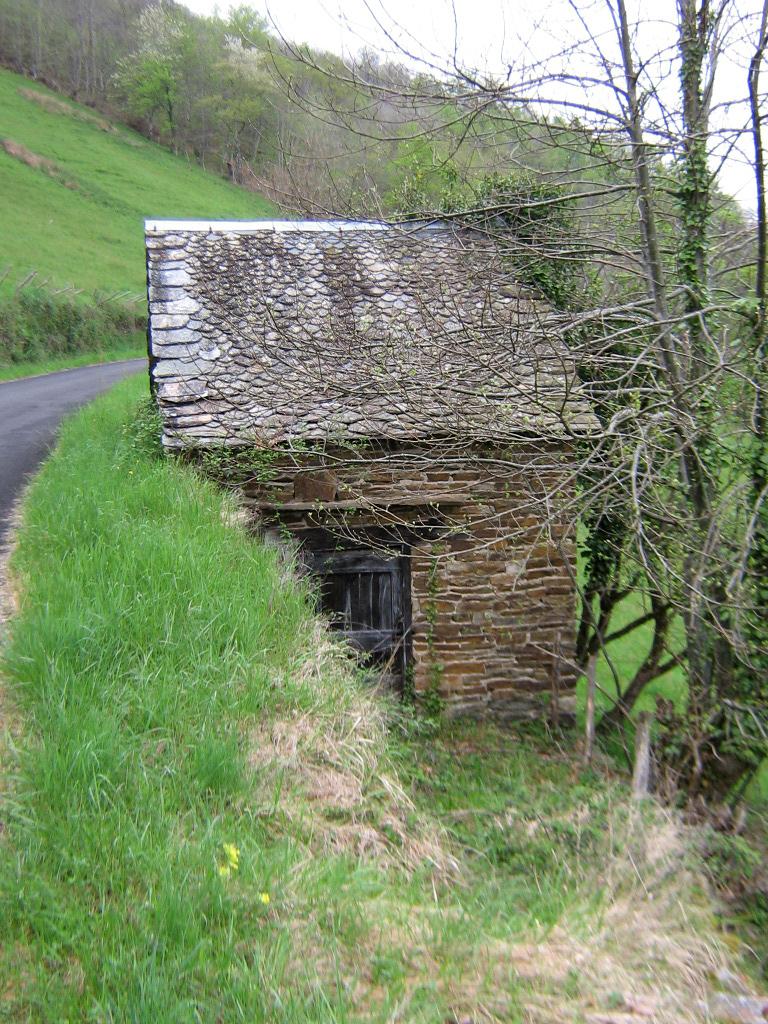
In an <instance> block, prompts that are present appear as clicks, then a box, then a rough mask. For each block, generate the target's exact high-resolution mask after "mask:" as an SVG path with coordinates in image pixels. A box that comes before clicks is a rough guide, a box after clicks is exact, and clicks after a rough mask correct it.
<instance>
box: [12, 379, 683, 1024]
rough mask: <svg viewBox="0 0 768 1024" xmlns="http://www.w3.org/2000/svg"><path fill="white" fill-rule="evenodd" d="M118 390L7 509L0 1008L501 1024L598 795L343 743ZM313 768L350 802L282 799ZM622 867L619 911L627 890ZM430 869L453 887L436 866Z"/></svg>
mask: <svg viewBox="0 0 768 1024" xmlns="http://www.w3.org/2000/svg"><path fill="white" fill-rule="evenodd" d="M145 387H146V383H145V381H144V380H143V379H141V378H138V379H136V380H135V381H131V382H127V383H125V384H124V385H121V387H120V388H119V389H117V390H116V391H115V392H113V393H112V394H111V395H109V396H107V397H106V398H104V399H102V400H100V401H99V402H98V403H94V405H92V406H90V407H89V408H88V409H86V410H85V411H83V412H82V413H80V414H78V416H77V417H75V418H74V419H72V420H71V421H69V422H68V423H67V424H65V426H64V429H63V431H62V435H61V443H60V445H59V447H58V449H57V450H56V452H55V453H54V454H53V456H52V457H51V458H50V460H49V461H48V462H47V464H46V465H45V467H44V469H43V471H42V474H41V476H40V477H39V478H38V479H37V481H36V482H35V484H34V486H33V488H32V491H31V494H30V496H29V500H28V502H27V505H26V509H25V519H24V525H23V528H22V530H21V535H20V538H19V547H18V550H17V554H16V556H15V561H14V567H15V571H16V572H17V573H18V574H19V578H20V581H21V584H22V586H23V590H24V602H23V607H22V609H21V611H20V613H19V615H18V616H17V618H16V619H15V621H14V624H13V632H12V636H11V639H10V643H9V645H8V646H7V648H6V650H5V657H4V665H3V671H4V677H5V678H4V683H5V684H6V685H8V686H9V687H10V694H9V697H10V698H11V699H12V704H13V708H14V713H15V716H16V718H15V720H16V721H17V722H18V723H19V729H18V731H16V730H14V735H15V739H14V749H13V751H9V750H7V749H6V748H5V747H0V751H1V752H2V757H3V767H4V772H5V768H6V766H7V765H8V759H12V761H11V764H10V767H11V769H12V771H11V773H10V774H9V773H5V774H4V777H3V784H4V785H6V784H7V786H8V787H9V788H6V789H4V792H3V797H4V802H3V811H4V816H3V825H4V829H3V836H2V842H1V843H0V986H1V987H2V991H3V1013H4V1015H5V1017H7V1018H8V1020H11V1021H14V1020H52V1021H53V1020H56V1021H59V1020H61V1021H64V1020H86V1019H94V1020H96V1019H99V1020H115V1021H117V1020H136V1021H144V1020H152V1021H157V1022H158V1024H172V1022H178V1021H187V1020H190V1021H191V1020H196V1019H200V1020H203V1019H204V1020H215V1019H221V1020H238V1019H243V1020H249V1021H258V1022H267V1021H270V1022H271V1021H280V1022H282V1024H299V1022H301V1024H307V1022H316V1024H331V1022H339V1021H355V1020H365V1021H367V1022H371V1024H377V1022H380V1024H384V1022H385V1021H388V1020H392V1019H393V1015H395V1014H400V1015H402V1013H403V1012H405V1013H406V1014H408V1018H409V1019H413V1020H414V1021H418V1022H420V1024H441V1022H443V1021H445V1020H446V1019H448V1018H450V1017H451V1016H456V1012H457V1011H456V1008H457V1006H458V1007H459V1008H460V1010H461V1012H472V1013H475V1012H476V1010H477V1007H482V1006H487V1005H489V1000H491V999H493V1000H494V1007H495V1012H497V1015H499V1016H500V1017H501V1018H503V1019H506V1020H514V1019H517V1018H518V1017H520V1012H519V1011H520V1003H521V1001H522V1000H523V999H524V997H525V994H526V991H527V989H526V985H527V983H526V982H523V981H521V979H520V978H519V977H518V975H517V973H516V971H515V969H514V961H511V958H510V953H511V952H514V947H515V944H516V943H521V944H522V949H523V952H524V954H525V950H527V949H530V948H531V944H534V945H535V944H537V943H539V942H542V941H546V932H545V931H543V929H548V928H549V927H551V926H554V925H557V926H558V931H559V934H560V936H562V935H564V934H567V933H568V929H573V928H574V927H575V928H576V931H575V932H574V934H575V935H576V936H577V937H578V935H580V934H581V930H582V929H583V928H584V927H587V928H590V927H591V925H592V922H593V921H594V923H595V930H597V926H598V925H599V923H600V922H601V921H602V916H601V915H602V912H603V910H604V909H605V907H606V906H607V905H608V902H609V900H610V899H611V895H610V892H609V890H608V889H607V888H606V883H605V876H606V873H607V869H608V867H610V868H611V869H612V870H614V871H615V870H617V869H616V866H615V865H616V863H617V861H616V856H617V852H618V853H619V854H620V852H621V851H620V845H621V842H623V836H624V830H623V827H622V825H621V822H622V820H623V812H622V810H621V807H622V805H621V797H620V789H619V786H618V784H617V783H616V782H614V781H612V780H610V779H607V778H600V779H598V778H597V777H596V776H593V775H579V774H578V768H577V767H576V762H575V761H574V760H572V759H571V758H569V757H568V756H567V755H566V754H564V753H563V752H562V751H558V752H554V751H553V749H552V745H551V741H550V739H549V738H548V737H547V736H546V735H545V734H540V733H536V732H535V731H532V730H531V731H527V732H526V731H520V732H518V733H511V732H509V731H506V730H501V729H495V728H488V729H483V728H478V727H476V726H461V727H459V726H451V727H450V728H444V729H442V730H439V729H438V727H437V726H435V725H432V724H431V725H430V728H429V729H428V730H427V729H425V728H424V725H423V719H421V720H420V721H418V722H416V723H413V724H412V725H411V726H409V727H407V728H403V729H395V730H393V731H392V733H391V734H390V736H389V739H387V737H386V733H385V731H384V730H383V729H379V730H378V731H377V730H375V729H374V730H373V731H371V732H370V733H369V732H367V731H366V730H367V728H368V724H369V719H370V717H371V716H375V715H376V714H378V713H379V712H378V711H377V705H376V704H375V703H374V702H373V701H370V702H367V698H365V696H364V695H363V693H362V691H361V690H360V689H359V687H358V683H357V681H356V680H355V679H354V678H353V677H352V676H351V675H349V674H348V673H345V672H342V671H340V670H339V668H338V666H337V667H336V668H335V669H334V668H333V665H334V664H336V665H337V663H335V662H333V661H328V662H324V661H323V660H322V655H320V656H319V655H318V650H317V648H318V643H317V637H318V634H317V629H316V623H315V622H314V620H313V618H312V615H311V612H310V609H309V606H308V602H307V600H306V597H305V594H304V592H303V590H302V589H301V587H300V585H298V584H297V583H295V582H293V581H291V579H290V578H288V577H287V576H286V574H285V569H284V566H281V564H280V562H279V559H278V556H277V554H276V553H275V552H274V551H273V550H270V549H269V548H268V547H266V546H263V545H260V544H259V543H258V542H257V541H256V540H255V539H254V538H253V537H251V536H249V535H247V534H246V533H245V532H244V531H241V530H239V529H236V528H233V527H232V526H229V525H227V524H226V522H225V519H226V518H227V517H226V516H222V501H224V502H225V503H226V501H227V498H226V496H222V494H221V493H220V492H219V491H218V490H217V489H216V488H215V487H214V486H213V485H212V484H210V483H208V482H206V481H205V480H203V479H202V478H201V475H200V474H198V473H195V472H192V471H190V469H189V468H188V467H186V466H184V465H182V464H180V463H179V462H178V461H177V460H169V459H165V458H163V459H160V458H158V457H157V455H158V442H157V433H158V431H157V419H156V414H155V413H154V412H153V411H152V410H151V407H149V406H148V405H147V403H146V401H145V400H144V399H143V397H142V396H143V393H144V391H145ZM276 726H279V727H280V728H281V729H282V730H283V731H282V732H280V731H278V730H277V728H276ZM361 730H362V731H363V732H365V735H364V737H363V738H362V740H361V742H359V743H357V737H358V734H359V733H360V732H361ZM311 735H314V736H316V737H319V741H320V742H321V743H322V741H323V739H324V738H325V737H329V740H330V741H329V744H328V746H327V747H321V749H323V750H326V751H327V754H328V758H327V760H323V761H322V762H320V763H318V762H317V761H316V760H315V761H313V762H312V765H309V764H308V763H307V759H306V757H305V750H304V748H303V747H299V749H298V750H294V751H293V752H291V743H290V741H291V739H292V738H294V737H295V736H298V737H302V736H307V737H309V736H311ZM281 736H284V737H285V739H286V741H287V742H286V745H285V748H284V749H283V748H282V747H281V746H280V744H281V739H280V738H281ZM1 740H2V737H0V741H1ZM361 757H362V759H363V762H364V764H365V763H366V759H368V760H369V767H368V768H364V769H363V770H361V769H360V765H359V759H360V758H361ZM310 768H313V769H314V770H315V771H316V770H317V769H318V768H319V769H321V774H320V775H319V776H317V777H316V780H315V784H317V779H320V780H321V781H322V780H326V779H328V778H330V779H331V780H333V779H335V778H340V779H342V780H346V779H358V780H359V785H360V788H361V790H362V795H361V797H360V803H357V804H355V806H354V807H352V808H351V809H350V808H348V807H347V806H346V805H344V804H342V805H337V804H335V803H334V802H333V800H329V801H328V802H326V801H324V800H322V799H318V798H317V797H316V796H313V798H312V800H311V801H309V800H308V799H307V796H306V792H305V791H304V789H303V785H304V780H305V778H308V779H309V780H310V781H312V779H313V776H312V775H311V774H310V775H309V776H307V777H305V776H304V774H303V773H304V772H305V771H307V770H309V769H310ZM356 772H357V773H358V774H355V773H356ZM574 780H575V782H574ZM392 793H395V795H396V797H397V799H396V800H395V801H393V800H392ZM342 794H343V795H345V794H346V790H344V789H343V790H342ZM332 795H333V794H331V796H332ZM612 807H614V808H615V809H616V810H615V812H614V810H612ZM649 813H650V812H649ZM641 835H642V843H643V845H645V844H647V843H649V842H650V844H651V845H652V841H651V840H649V831H648V828H647V827H646V825H645V824H644V825H643V828H642V831H641ZM350 836H352V837H353V840H354V837H356V836H359V837H360V843H359V845H358V844H357V843H356V842H350ZM371 836H375V837H376V838H375V846H374V850H373V852H372V853H371V852H366V850H367V845H366V846H365V847H364V846H363V843H365V844H368V843H369V842H370V841H371ZM345 843H346V844H348V845H347V846H345ZM425 844H426V845H425ZM425 850H426V851H428V852H427V853H426V854H425ZM632 853H633V857H632V861H631V869H630V866H629V863H627V869H626V872H625V874H624V875H623V876H620V877H622V878H623V882H622V886H621V898H622V902H623V904H624V905H626V903H627V899H628V898H631V897H628V896H627V892H629V893H631V894H634V895H635V896H636V898H637V899H638V900H642V899H643V898H644V896H643V891H642V889H641V888H640V884H639V883H636V875H637V873H638V872H639V871H643V870H644V866H643V861H642V856H641V849H640V847H637V848H633V850H632ZM447 855H450V857H451V858H453V860H454V862H455V863H456V865H457V867H456V869H455V872H456V873H455V874H454V872H453V869H451V871H450V872H446V873H441V870H440V868H439V867H436V868H435V870H434V871H433V870H432V867H431V864H432V860H433V859H435V860H436V861H437V862H438V864H439V862H440V858H441V857H443V856H447ZM409 857H410V861H409V859H408V858H409ZM425 857H428V858H429V860H426V859H425ZM401 858H402V859H401ZM675 875H676V872H667V873H665V876H664V877H665V878H666V879H669V878H670V877H674V876H675ZM641 881H642V884H643V885H645V884H646V881H645V879H642V880H641ZM633 885H635V888H634V889H632V886H633ZM651 895H652V896H654V897H655V901H654V903H653V904H652V913H653V918H652V919H653V920H654V921H655V922H658V920H659V910H658V902H657V901H658V900H659V898H660V896H661V892H660V890H659V889H658V888H655V889H653V891H652V893H651ZM674 895H675V900H674V907H675V910H676V912H677V908H678V907H679V905H680V900H681V899H685V896H684V894H682V893H681V892H680V891H678V890H676V891H675V894H674ZM686 909H687V912H688V909H689V908H688V904H687V902H686ZM690 909H691V911H693V909H694V908H690ZM634 913H635V908H633V921H635V920H636V918H635V917H634ZM574 923H575V925H574ZM425 937H427V939H428V941H425ZM576 941H578V938H577V939H576ZM697 941H698V938H697ZM496 948H498V952H497V953H495V952H493V950H494V949H496ZM489 957H490V959H489ZM611 957H612V959H613V960H615V957H616V953H615V950H613V949H612V950H611ZM480 962H482V963H483V964H484V965H487V968H488V969H487V971H486V970H484V971H483V972H482V974H481V975H478V971H477V965H478V963H480ZM643 969H645V964H643ZM340 977H343V978H345V979H352V981H351V982H350V983H349V984H346V983H345V984H339V978H340ZM551 984H552V985H553V986H555V987H557V986H559V982H558V981H557V979H553V980H552V982H551ZM465 991H466V992H469V993H470V995H469V996H468V997H465V996H464V992H465ZM557 991H558V994H559V997H560V998H563V999H568V998H571V997H573V996H575V995H576V994H577V992H576V986H575V985H574V984H573V983H572V982H569V983H567V984H566V985H565V986H563V987H561V988H557ZM499 1000H501V1002H499Z"/></svg>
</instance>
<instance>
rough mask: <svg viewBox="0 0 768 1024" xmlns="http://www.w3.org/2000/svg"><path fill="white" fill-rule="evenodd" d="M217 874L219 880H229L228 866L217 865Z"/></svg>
mask: <svg viewBox="0 0 768 1024" xmlns="http://www.w3.org/2000/svg"><path fill="white" fill-rule="evenodd" d="M218 872H219V875H220V877H221V878H229V873H230V872H229V864H219V867H218Z"/></svg>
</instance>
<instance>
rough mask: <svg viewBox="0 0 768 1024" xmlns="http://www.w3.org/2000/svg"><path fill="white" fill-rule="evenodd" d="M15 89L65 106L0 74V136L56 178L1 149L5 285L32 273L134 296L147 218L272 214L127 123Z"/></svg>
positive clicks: (0, 247) (0, 254) (0, 244)
mask: <svg viewBox="0 0 768 1024" xmlns="http://www.w3.org/2000/svg"><path fill="white" fill-rule="evenodd" d="M19 89H33V90H35V91H36V92H39V93H42V94H46V95H50V96H56V98H57V99H59V100H60V101H61V102H65V101H63V99H62V98H61V97H59V96H58V95H57V94H55V93H51V92H50V91H49V90H47V89H45V88H44V87H43V86H41V85H38V84H37V83H32V82H30V81H29V80H28V79H25V78H23V77H21V76H19V75H16V74H13V73H12V72H10V71H6V70H0V111H2V113H1V114H0V139H12V140H13V141H14V142H16V143H19V144H21V145H23V146H25V147H26V148H27V149H28V150H30V151H31V152H33V153H35V154H37V155H38V156H42V157H45V158H47V159H48V160H52V161H53V162H54V163H55V164H56V165H57V167H58V168H60V169H61V171H62V172H63V177H62V179H58V178H56V177H51V176H50V175H49V174H46V173H45V172H44V171H43V170H40V169H35V168H33V167H30V166H27V165H26V164H25V163H23V162H22V161H20V160H18V159H16V158H14V157H12V156H10V155H9V154H8V153H6V152H5V151H3V150H1V149H0V269H1V268H2V267H4V266H10V267H11V274H10V275H9V279H8V281H7V282H6V284H5V287H6V288H8V287H9V285H10V284H12V283H17V282H18V281H19V280H20V279H22V278H23V277H24V276H26V275H27V274H28V273H30V272H32V271H37V272H38V274H39V275H40V277H41V278H42V279H49V280H50V281H51V282H52V284H53V285H55V286H58V287H63V286H65V285H70V284H72V285H75V286H76V287H77V288H82V289H85V290H86V291H95V290H101V291H102V292H104V291H106V292H109V291H123V290H129V291H132V292H136V293H141V292H143V290H144V255H143V220H144V218H145V217H191V218H194V217H204V218H205V217H210V218H211V219H216V218H249V217H250V218H258V217H269V216H271V215H274V213H275V209H274V207H273V206H272V205H271V204H270V203H268V202H267V201H266V200H264V199H262V198H261V197H260V196H258V195H255V194H253V193H249V192H246V191H245V190H244V189H241V188H238V187H237V186H234V185H231V184H229V183H228V182H226V181H224V180H223V179H221V178H218V177H216V176H215V175H213V174H209V173H207V172H205V171H203V170H202V169H201V168H199V167H196V166H195V165H193V164H192V163H189V162H188V161H187V160H185V159H183V158H181V157H177V156H174V155H173V154H172V153H171V152H169V151H168V150H167V149H164V148H163V147H161V146H157V145H155V144H153V143H151V142H148V141H147V140H146V139H144V138H143V137H142V136H140V135H138V134H137V133H136V132H133V131H131V130H130V129H128V128H125V127H123V126H120V125H114V126H113V128H112V130H110V131H104V130H103V129H102V128H100V127H99V125H98V123H97V121H96V120H91V119H89V118H92V117H93V114H92V112H91V111H89V110H88V109H87V108H84V107H80V106H78V105H77V104H74V103H70V102H69V101H66V105H67V107H68V108H69V109H70V110H72V111H73V112H74V114H75V115H79V116H67V114H65V113H60V112H50V111H47V110H45V109H43V108H42V107H40V106H39V105H38V104H37V103H35V102H33V101H31V100H29V99H27V98H25V97H24V96H22V95H21V94H20V93H19ZM83 117H84V118H85V119H82V118H83ZM65 182H66V184H65ZM1 287H2V286H0V288H1Z"/></svg>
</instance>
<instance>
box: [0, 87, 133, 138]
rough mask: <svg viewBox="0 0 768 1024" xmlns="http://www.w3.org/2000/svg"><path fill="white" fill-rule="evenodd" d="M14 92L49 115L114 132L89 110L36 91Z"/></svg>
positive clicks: (22, 89) (112, 128) (23, 90)
mask: <svg viewBox="0 0 768 1024" xmlns="http://www.w3.org/2000/svg"><path fill="white" fill-rule="evenodd" d="M16 91H17V92H18V94H19V96H23V97H24V99H25V100H29V101H30V102H31V103H36V104H37V106H38V107H42V108H43V110H45V111H47V112H48V113H49V114H63V115H64V116H65V117H73V118H74V119H75V120H76V121H84V122H86V123H87V124H93V125H95V126H96V127H97V128H100V129H101V131H103V132H112V131H114V130H115V129H114V127H113V126H112V125H111V124H110V123H109V121H107V120H105V119H104V118H103V117H99V115H98V114H94V113H91V112H90V111H89V110H81V109H80V108H79V107H74V106H72V105H71V104H70V103H65V102H64V100H60V99H57V98H56V97H55V96H51V95H50V94H49V93H47V92H38V90H37V89H25V88H20V89H17V90H16Z"/></svg>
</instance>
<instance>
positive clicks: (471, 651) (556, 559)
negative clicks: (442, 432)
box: [241, 444, 575, 717]
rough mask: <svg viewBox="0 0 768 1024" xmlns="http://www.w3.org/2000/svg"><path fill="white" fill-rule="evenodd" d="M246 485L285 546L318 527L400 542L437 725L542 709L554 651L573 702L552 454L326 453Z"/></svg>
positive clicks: (568, 533)
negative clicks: (371, 532)
mask: <svg viewBox="0 0 768 1024" xmlns="http://www.w3.org/2000/svg"><path fill="white" fill-rule="evenodd" d="M256 476H259V477H264V476H267V477H269V479H267V480H264V479H256ZM256 476H254V478H252V479H251V480H249V481H246V482H245V483H241V489H242V492H243V494H244V498H245V501H246V503H247V504H248V505H249V506H250V508H251V509H252V510H253V514H254V516H255V517H257V521H258V522H260V523H261V524H262V525H266V526H269V525H272V526H274V525H275V524H276V523H279V524H280V529H281V531H282V532H283V533H284V532H285V530H286V529H288V530H290V531H291V532H292V533H294V534H295V535H296V536H297V537H300V536H301V534H302V532H304V531H306V530H308V529H312V528H318V527H322V528H330V529H332V530H334V531H335V532H336V533H337V534H338V535H339V536H346V537H349V536H354V535H355V533H356V531H365V530H366V529H367V528H377V529H378V530H379V531H381V530H382V529H383V530H384V531H385V532H387V531H388V532H389V533H390V535H391V536H393V537H394V536H397V535H401V536H404V537H406V538H407V542H408V544H409V549H410V555H411V563H410V564H411V586H412V629H413V633H412V641H413V642H412V655H413V675H414V684H415V688H416V690H417V691H418V692H420V693H425V692H426V691H428V690H430V689H431V688H437V689H438V691H439V693H440V695H441V697H442V698H443V700H444V701H445V704H446V708H447V710H448V712H449V713H451V714H461V713H465V714H474V715H477V714H483V713H493V714H495V715H498V716H509V717H519V716H522V715H527V714H533V713H536V712H541V711H542V710H545V709H546V707H547V705H548V702H549V696H550V694H551V689H552V685H553V675H554V659H553V654H554V652H555V651H556V650H559V651H560V655H561V658H562V660H561V661H560V664H559V670H558V673H557V675H558V684H559V688H560V691H561V693H563V694H565V693H567V692H568V691H569V690H572V688H573V685H574V682H575V678H574V674H573V671H572V668H571V665H570V662H571V659H572V657H573V643H574V596H575V589H574V572H575V550H574V538H573V533H572V530H570V529H569V527H568V526H567V523H566V517H565V514H564V506H565V504H566V503H567V501H569V500H570V498H571V487H570V484H569V480H570V471H569V458H568V453H567V450H566V449H565V448H564V447H563V446H557V445H554V444H549V445H547V444H537V445H535V446H534V445H532V444H531V445H530V446H526V445H524V444H520V445H518V446H517V447H516V448H515V449H514V450H512V451H510V450H507V451H506V452H504V453H489V452H488V451H487V450H480V449H476V450H473V449H465V450H464V451H456V450H454V451H450V452H448V451H446V452H440V451H437V450H435V449H426V448H416V447H406V446H399V447H398V446H389V447H380V448H378V449H374V448H371V449H369V450H365V451H363V450H361V451H359V452H358V453H357V454H356V455H354V456H350V453H349V452H348V451H346V452H345V451H342V450H332V449H328V450H326V451H325V452H324V453H323V455H322V456H320V455H302V454H299V455H295V456H292V457H289V456H287V455H286V456H282V457H280V458H278V459H277V461H271V462H270V463H269V469H268V472H265V471H264V470H263V469H261V470H260V471H259V473H258V474H256ZM313 506H314V507H313ZM558 510H559V511H558Z"/></svg>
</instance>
